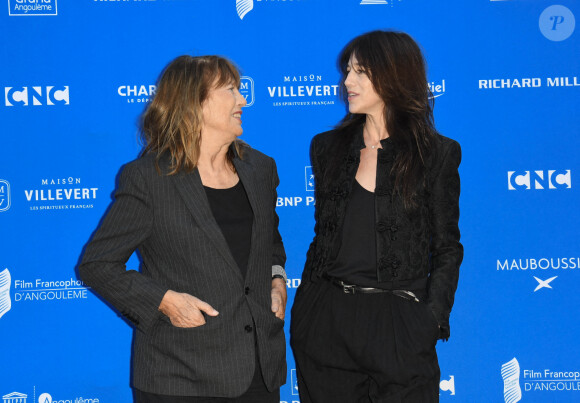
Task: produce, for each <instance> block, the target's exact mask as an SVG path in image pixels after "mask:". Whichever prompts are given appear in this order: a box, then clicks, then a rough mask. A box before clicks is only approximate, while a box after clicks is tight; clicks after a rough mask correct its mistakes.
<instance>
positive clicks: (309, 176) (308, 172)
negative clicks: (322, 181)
mask: <svg viewBox="0 0 580 403" xmlns="http://www.w3.org/2000/svg"><path fill="white" fill-rule="evenodd" d="M304 180H305V181H306V191H307V192H313V191H314V174H313V173H312V167H304Z"/></svg>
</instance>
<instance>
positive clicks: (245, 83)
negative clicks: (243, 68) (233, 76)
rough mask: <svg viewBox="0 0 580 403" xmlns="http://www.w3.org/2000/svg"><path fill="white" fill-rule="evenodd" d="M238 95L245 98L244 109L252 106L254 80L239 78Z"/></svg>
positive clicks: (245, 77) (244, 77) (246, 77)
mask: <svg viewBox="0 0 580 403" xmlns="http://www.w3.org/2000/svg"><path fill="white" fill-rule="evenodd" d="M240 94H242V95H243V97H244V98H246V102H247V104H246V107H248V106H252V105H254V99H255V98H254V80H253V79H252V77H248V76H242V77H240Z"/></svg>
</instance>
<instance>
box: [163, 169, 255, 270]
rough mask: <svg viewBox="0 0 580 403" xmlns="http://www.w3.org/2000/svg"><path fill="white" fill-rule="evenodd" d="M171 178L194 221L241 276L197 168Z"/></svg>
mask: <svg viewBox="0 0 580 403" xmlns="http://www.w3.org/2000/svg"><path fill="white" fill-rule="evenodd" d="M172 179H173V180H174V184H175V187H176V188H177V190H178V192H179V194H180V195H181V198H182V199H183V201H184V203H185V205H186V206H187V208H188V209H189V211H190V212H191V214H192V215H193V217H194V219H195V221H196V222H197V223H198V225H199V226H200V228H201V229H202V230H203V231H204V232H205V233H206V235H207V236H208V238H209V239H210V240H211V241H212V242H213V243H214V245H215V247H216V248H217V250H218V251H219V252H220V253H221V255H222V256H223V257H224V259H225V260H226V261H227V262H228V264H229V265H230V266H231V267H232V268H233V269H234V271H235V273H236V275H238V276H239V277H240V278H241V277H242V274H241V272H240V270H239V268H238V265H237V263H236V261H235V260H234V257H233V256H232V253H231V252H230V248H229V246H228V243H227V241H226V239H225V238H224V236H223V234H222V232H221V230H220V228H219V226H218V224H217V222H216V220H215V218H214V216H213V213H212V211H211V208H210V206H209V202H208V200H207V196H206V194H205V190H204V189H203V184H202V182H201V177H200V176H199V172H198V170H197V169H194V170H193V171H192V172H190V173H185V172H181V173H179V174H177V175H175V176H173V177H172ZM244 184H245V183H244Z"/></svg>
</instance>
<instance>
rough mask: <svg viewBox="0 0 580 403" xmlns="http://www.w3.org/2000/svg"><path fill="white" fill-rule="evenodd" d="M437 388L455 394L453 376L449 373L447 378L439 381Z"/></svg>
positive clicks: (451, 394)
mask: <svg viewBox="0 0 580 403" xmlns="http://www.w3.org/2000/svg"><path fill="white" fill-rule="evenodd" d="M439 389H441V390H442V391H443V392H449V395H450V396H455V377H454V376H453V375H450V376H449V379H443V380H442V381H441V382H439Z"/></svg>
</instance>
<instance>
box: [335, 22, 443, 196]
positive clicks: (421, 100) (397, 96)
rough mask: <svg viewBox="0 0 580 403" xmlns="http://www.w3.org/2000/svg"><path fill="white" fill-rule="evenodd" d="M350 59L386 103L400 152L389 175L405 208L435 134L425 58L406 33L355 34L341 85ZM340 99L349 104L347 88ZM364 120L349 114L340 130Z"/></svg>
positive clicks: (343, 58)
mask: <svg viewBox="0 0 580 403" xmlns="http://www.w3.org/2000/svg"><path fill="white" fill-rule="evenodd" d="M352 56H355V57H356V60H357V62H358V64H359V65H360V67H361V68H362V69H363V70H364V72H365V74H367V75H368V77H369V79H370V80H371V82H372V84H373V86H374V89H375V91H376V93H377V94H378V95H379V97H380V98H381V99H382V100H383V103H384V105H385V107H384V111H383V115H384V117H385V127H386V129H387V132H388V133H389V136H390V137H391V139H392V141H393V143H394V144H395V146H396V148H397V157H396V159H395V161H394V164H393V168H392V171H391V176H392V178H393V180H394V188H395V190H396V191H397V192H398V193H399V194H400V195H401V196H402V198H403V202H404V205H405V206H406V207H411V206H413V205H414V204H415V203H414V202H413V195H414V194H415V193H416V192H417V189H418V187H419V186H420V185H421V184H422V182H423V178H424V176H425V175H424V173H425V167H426V161H427V159H428V157H429V155H430V152H431V149H432V145H433V141H434V136H435V134H436V133H437V130H436V129H435V125H434V120H433V99H432V93H431V90H430V89H429V86H428V83H427V75H426V72H425V60H424V58H423V54H422V53H421V50H420V49H419V46H418V45H417V43H416V42H415V41H414V40H413V38H411V37H410V36H409V35H407V34H405V33H402V32H393V31H373V32H369V33H366V34H363V35H360V36H357V37H356V38H354V39H353V40H352V41H350V42H349V43H348V44H347V45H346V47H345V48H344V49H343V50H342V52H341V54H340V56H339V60H338V63H339V68H340V71H341V73H342V82H343V83H344V80H345V79H346V76H347V74H348V72H347V66H348V62H349V60H350V58H351V57H352ZM341 96H342V98H343V99H344V100H345V102H347V101H346V97H347V94H346V89H345V86H344V85H342V86H341ZM365 120H366V115H364V114H353V113H347V115H346V116H345V117H344V118H343V119H342V121H341V122H340V123H339V125H338V128H349V127H352V126H357V125H362V124H364V122H365Z"/></svg>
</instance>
